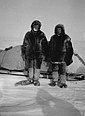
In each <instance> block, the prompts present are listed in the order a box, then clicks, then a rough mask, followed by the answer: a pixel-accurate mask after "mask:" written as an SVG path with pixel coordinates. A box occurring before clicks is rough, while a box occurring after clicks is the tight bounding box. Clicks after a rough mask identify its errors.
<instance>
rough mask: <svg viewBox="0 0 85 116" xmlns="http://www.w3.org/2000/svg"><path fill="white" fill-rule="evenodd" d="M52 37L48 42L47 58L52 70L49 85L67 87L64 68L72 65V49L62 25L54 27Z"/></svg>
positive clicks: (69, 39)
mask: <svg viewBox="0 0 85 116" xmlns="http://www.w3.org/2000/svg"><path fill="white" fill-rule="evenodd" d="M54 33H55V34H54V35H53V36H52V37H51V39H50V41H49V58H50V63H51V68H52V80H51V83H50V85H51V86H55V85H56V83H57V85H58V86H59V87H61V88H62V87H65V88H66V87H67V84H66V66H68V65H70V64H71V63H72V55H73V47H72V42H71V38H70V37H69V36H68V35H67V34H65V29H64V26H63V25H62V24H58V25H56V26H55V30H54Z"/></svg>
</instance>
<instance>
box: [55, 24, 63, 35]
mask: <svg viewBox="0 0 85 116" xmlns="http://www.w3.org/2000/svg"><path fill="white" fill-rule="evenodd" d="M58 28H61V30H62V32H61V35H64V34H65V29H64V25H63V24H58V25H56V26H55V30H54V33H55V34H57V29H58Z"/></svg>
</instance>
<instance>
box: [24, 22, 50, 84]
mask: <svg viewBox="0 0 85 116" xmlns="http://www.w3.org/2000/svg"><path fill="white" fill-rule="evenodd" d="M40 29H41V22H40V21H38V20H35V21H33V22H32V24H31V31H28V32H27V33H26V34H25V37H24V41H23V45H22V56H24V59H25V64H26V70H27V71H28V72H29V77H28V80H27V81H26V83H25V84H31V83H33V84H34V85H35V86H40V82H39V76H40V67H41V63H42V60H46V59H47V57H48V42H47V38H46V36H45V34H44V33H43V32H42V31H41V30H40Z"/></svg>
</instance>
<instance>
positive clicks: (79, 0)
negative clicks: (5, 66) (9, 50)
mask: <svg viewBox="0 0 85 116" xmlns="http://www.w3.org/2000/svg"><path fill="white" fill-rule="evenodd" d="M36 19H38V20H40V21H41V23H42V30H43V31H44V33H45V34H46V36H47V38H48V40H49V39H50V36H51V35H52V34H53V32H54V27H55V25H56V24H58V23H62V24H64V26H65V30H66V33H67V34H68V35H69V36H70V37H71V38H72V41H77V40H81V41H84V40H85V0H0V48H4V47H9V46H10V45H12V46H15V45H19V44H22V41H23V38H24V35H25V33H26V32H27V31H28V30H30V25H31V23H32V22H33V21H34V20H36Z"/></svg>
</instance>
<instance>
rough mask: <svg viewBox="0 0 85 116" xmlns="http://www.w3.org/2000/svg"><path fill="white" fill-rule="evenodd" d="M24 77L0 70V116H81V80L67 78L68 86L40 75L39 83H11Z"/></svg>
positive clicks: (84, 106) (84, 95) (84, 108)
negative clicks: (64, 86)
mask: <svg viewBox="0 0 85 116" xmlns="http://www.w3.org/2000/svg"><path fill="white" fill-rule="evenodd" d="M24 79H25V77H22V76H14V75H2V74H0V116H80V113H81V115H82V116H85V80H83V81H67V85H68V88H59V87H58V86H55V87H50V86H49V85H48V83H49V82H50V81H49V79H43V78H40V83H41V86H39V87H35V86H34V85H27V86H15V85H14V84H15V83H16V82H18V81H20V80H24ZM68 114H69V115H68Z"/></svg>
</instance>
